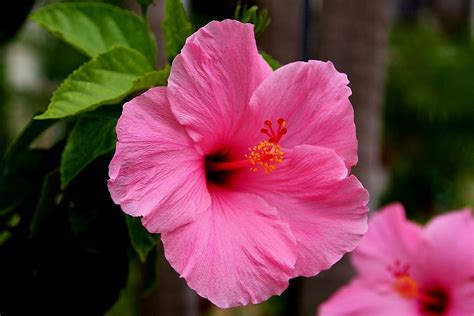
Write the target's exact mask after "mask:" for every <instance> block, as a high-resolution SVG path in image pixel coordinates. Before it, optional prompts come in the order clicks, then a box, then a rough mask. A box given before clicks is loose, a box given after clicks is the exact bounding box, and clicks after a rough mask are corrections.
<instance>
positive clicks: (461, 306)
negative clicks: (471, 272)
mask: <svg viewBox="0 0 474 316" xmlns="http://www.w3.org/2000/svg"><path fill="white" fill-rule="evenodd" d="M466 315H474V279H471V280H467V281H465V282H464V283H462V284H457V285H456V286H455V287H454V288H452V289H451V291H450V302H449V305H448V310H447V313H446V316H466Z"/></svg>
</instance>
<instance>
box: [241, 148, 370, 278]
mask: <svg viewBox="0 0 474 316" xmlns="http://www.w3.org/2000/svg"><path fill="white" fill-rule="evenodd" d="M286 153H288V155H287V156H285V162H284V163H282V164H281V165H278V166H277V169H276V171H274V172H273V173H270V174H267V175H265V174H263V173H253V178H252V175H247V178H246V179H240V180H239V181H238V182H240V185H242V186H241V187H240V188H239V189H241V190H249V191H250V192H253V193H255V194H258V195H259V196H262V197H263V198H264V199H265V200H266V201H267V202H268V203H269V204H270V205H274V206H275V207H277V208H278V211H279V213H280V216H281V218H282V220H284V221H286V222H287V223H288V224H289V225H290V228H291V231H292V232H293V234H294V236H295V238H296V241H297V243H298V260H297V262H296V269H295V273H296V275H302V276H313V275H316V274H317V273H319V272H320V271H321V270H325V269H328V268H329V267H331V266H332V265H333V264H334V263H336V262H337V261H338V260H339V259H341V257H342V256H343V255H344V253H346V252H348V251H352V250H353V249H354V248H355V247H356V246H357V244H358V242H359V240H360V239H361V237H362V235H363V234H364V233H365V232H366V230H367V212H368V208H367V202H368V193H367V191H366V190H365V189H364V188H363V186H362V184H361V183H360V182H359V181H358V180H357V178H356V177H354V176H349V177H348V176H347V172H348V171H347V168H346V167H345V165H344V161H343V160H342V158H341V157H339V156H338V155H337V154H336V153H335V152H334V150H332V149H328V148H325V147H318V146H308V145H304V146H296V147H295V148H294V150H293V151H290V152H288V151H286Z"/></svg>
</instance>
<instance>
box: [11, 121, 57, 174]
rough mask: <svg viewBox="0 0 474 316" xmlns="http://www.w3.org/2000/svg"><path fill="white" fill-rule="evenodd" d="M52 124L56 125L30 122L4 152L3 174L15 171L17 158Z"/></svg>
mask: <svg viewBox="0 0 474 316" xmlns="http://www.w3.org/2000/svg"><path fill="white" fill-rule="evenodd" d="M54 123H56V122H55V121H54V120H49V121H36V120H31V121H30V122H29V123H28V125H26V127H25V128H24V129H23V131H22V132H21V133H20V135H19V136H18V137H17V138H16V139H15V141H14V142H13V143H12V145H11V146H10V148H9V149H8V151H7V152H6V154H5V158H4V161H3V170H4V172H7V173H9V172H11V171H12V170H13V169H15V166H16V165H18V158H19V156H20V155H21V154H22V152H24V151H26V150H28V148H29V145H30V144H31V143H32V142H33V141H34V140H35V139H36V138H37V137H38V136H39V135H41V133H43V132H44V131H45V130H46V129H48V128H49V127H50V126H51V125H53V124H54Z"/></svg>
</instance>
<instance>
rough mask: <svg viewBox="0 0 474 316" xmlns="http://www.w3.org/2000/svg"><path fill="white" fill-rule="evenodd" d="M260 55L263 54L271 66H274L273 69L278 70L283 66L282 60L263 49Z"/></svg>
mask: <svg viewBox="0 0 474 316" xmlns="http://www.w3.org/2000/svg"><path fill="white" fill-rule="evenodd" d="M260 55H262V57H263V59H265V61H266V62H267V63H268V64H269V65H270V67H272V69H273V70H277V69H278V68H280V67H281V64H280V62H279V61H278V60H276V59H275V58H273V57H272V56H270V55H268V54H267V53H265V52H263V51H261V52H260Z"/></svg>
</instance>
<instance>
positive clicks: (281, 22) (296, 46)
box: [256, 0, 304, 64]
mask: <svg viewBox="0 0 474 316" xmlns="http://www.w3.org/2000/svg"><path fill="white" fill-rule="evenodd" d="M256 2H257V5H258V6H259V7H260V8H262V9H267V10H268V13H269V16H270V19H271V23H270V26H269V27H268V29H267V30H266V31H265V32H264V33H263V35H262V37H261V38H260V39H259V43H258V44H259V48H260V49H262V50H264V51H265V52H267V53H269V54H270V55H272V56H273V57H274V58H276V59H277V60H278V61H279V62H281V63H282V64H286V63H289V62H292V61H296V60H301V59H302V57H303V34H304V30H303V28H304V23H303V17H304V0H292V1H287V0H258V1H256Z"/></svg>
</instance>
